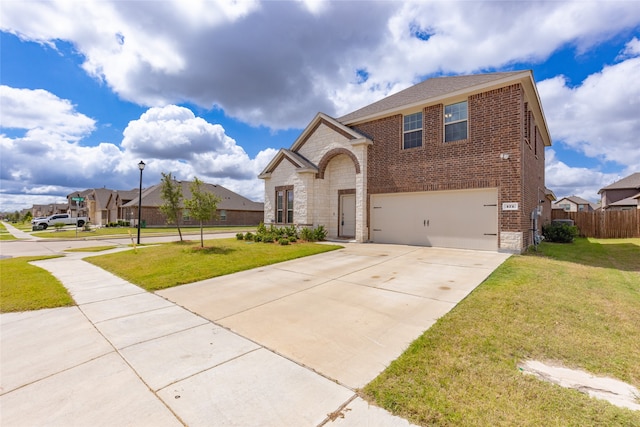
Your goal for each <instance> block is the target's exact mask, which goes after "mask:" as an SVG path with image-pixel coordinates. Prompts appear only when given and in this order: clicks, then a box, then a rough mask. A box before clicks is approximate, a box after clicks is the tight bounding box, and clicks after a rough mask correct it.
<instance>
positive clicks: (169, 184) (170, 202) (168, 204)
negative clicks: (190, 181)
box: [160, 172, 182, 242]
mask: <svg viewBox="0 0 640 427" xmlns="http://www.w3.org/2000/svg"><path fill="white" fill-rule="evenodd" d="M161 182H162V188H161V190H160V191H161V192H160V198H161V199H162V200H163V201H164V203H163V204H162V205H160V212H162V213H163V214H164V216H166V217H167V223H169V224H176V226H177V227H178V234H179V235H180V241H181V242H182V231H181V230H180V216H181V213H182V206H181V205H182V185H180V183H179V182H177V181H176V180H174V179H173V177H172V176H171V172H169V173H168V174H165V173H164V172H162V181H161Z"/></svg>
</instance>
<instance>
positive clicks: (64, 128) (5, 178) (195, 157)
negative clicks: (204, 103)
mask: <svg viewBox="0 0 640 427" xmlns="http://www.w3.org/2000/svg"><path fill="white" fill-rule="evenodd" d="M0 95H2V97H1V98H0V103H1V104H2V107H3V109H2V127H3V128H7V129H10V128H11V129H13V128H18V129H21V130H24V131H25V132H24V135H22V136H17V137H10V136H7V135H5V134H1V135H0V149H1V150H2V155H3V158H2V163H3V167H2V170H1V172H0V183H1V184H2V185H1V187H0V188H2V190H1V191H0V211H14V210H19V209H23V208H28V207H31V205H32V204H41V203H43V200H45V199H46V198H47V197H48V198H49V200H50V201H58V202H59V201H60V200H64V196H66V195H67V194H69V193H71V192H73V191H77V190H83V189H86V188H97V187H106V188H111V189H116V190H127V189H131V188H136V187H137V184H138V182H139V181H138V180H139V171H138V167H137V164H138V162H139V160H140V159H141V158H142V159H144V161H145V163H146V164H147V167H146V168H145V170H144V173H143V178H144V183H145V185H153V184H156V183H158V182H160V174H161V172H172V173H174V174H175V175H176V177H177V178H178V179H193V177H194V176H198V177H199V178H200V179H202V180H203V181H205V182H210V183H218V184H221V185H224V186H225V187H228V188H229V189H231V190H234V191H238V192H239V193H240V194H242V195H244V196H246V197H250V198H253V199H254V200H261V199H262V197H263V194H262V192H263V188H264V185H263V182H262V181H261V180H259V179H258V178H257V175H258V173H260V172H261V171H262V169H263V168H264V167H265V166H266V163H267V162H268V160H267V158H270V157H271V156H273V155H274V154H275V150H273V149H266V150H263V151H262V152H260V153H259V154H258V155H257V156H256V158H255V159H251V158H249V156H248V155H247V154H246V152H245V151H244V149H243V148H242V147H240V146H239V145H237V144H236V142H235V140H233V139H232V138H230V137H229V136H227V135H226V134H225V130H224V129H223V128H222V126H220V125H218V124H211V123H208V122H207V121H205V120H204V119H202V118H200V117H196V116H195V115H194V114H193V112H192V111H191V110H189V109H187V108H184V107H178V106H175V105H169V106H165V107H163V108H157V107H154V108H150V109H149V110H147V111H146V112H145V113H143V114H142V115H141V117H140V118H139V119H137V120H132V121H131V122H130V123H129V126H128V127H127V128H126V129H125V131H124V138H123V140H122V143H121V144H120V146H118V145H116V144H114V143H106V142H105V143H101V144H99V145H97V146H83V145H81V143H82V137H83V136H85V135H87V133H88V132H89V131H90V130H93V129H94V127H95V122H94V121H93V120H92V119H89V118H87V117H86V116H84V115H83V114H81V113H80V112H78V111H76V110H75V107H73V106H72V105H71V103H70V102H69V101H68V100H65V99H60V98H58V97H56V96H55V95H53V94H51V93H49V92H46V91H44V90H37V91H28V90H16V89H13V88H10V87H7V86H3V87H2V91H1V92H0ZM25 100H28V101H29V102H25ZM25 106H30V108H31V109H32V111H31V112H30V113H29V114H23V112H24V108H25ZM47 112H49V113H51V114H47Z"/></svg>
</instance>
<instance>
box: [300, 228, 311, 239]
mask: <svg viewBox="0 0 640 427" xmlns="http://www.w3.org/2000/svg"><path fill="white" fill-rule="evenodd" d="M300 238H301V239H302V240H306V241H307V242H313V239H314V236H313V230H311V229H310V228H309V227H304V228H303V229H302V230H300Z"/></svg>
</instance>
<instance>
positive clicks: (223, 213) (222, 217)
mask: <svg viewBox="0 0 640 427" xmlns="http://www.w3.org/2000/svg"><path fill="white" fill-rule="evenodd" d="M226 220H227V211H226V210H224V209H220V221H226Z"/></svg>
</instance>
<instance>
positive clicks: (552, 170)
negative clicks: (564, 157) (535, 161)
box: [545, 148, 622, 202]
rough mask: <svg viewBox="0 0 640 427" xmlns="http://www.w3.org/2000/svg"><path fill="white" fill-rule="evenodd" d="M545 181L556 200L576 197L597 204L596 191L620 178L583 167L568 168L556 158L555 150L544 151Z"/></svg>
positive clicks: (616, 175)
mask: <svg viewBox="0 0 640 427" xmlns="http://www.w3.org/2000/svg"><path fill="white" fill-rule="evenodd" d="M545 163H546V166H545V180H546V186H547V188H549V189H551V190H553V192H554V194H555V195H556V197H558V199H561V198H562V197H567V196H578V197H582V198H583V199H586V200H589V201H592V202H597V201H598V200H600V199H599V196H598V190H600V189H601V188H602V187H605V186H607V185H609V184H611V183H612V182H614V181H616V180H618V179H620V178H622V177H621V176H620V175H619V174H615V173H614V174H609V173H603V172H600V171H598V170H593V169H589V168H584V167H575V166H569V165H567V164H566V163H564V162H563V161H561V160H560V159H558V157H557V156H556V152H555V150H553V149H551V148H548V149H547V150H546V151H545Z"/></svg>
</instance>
